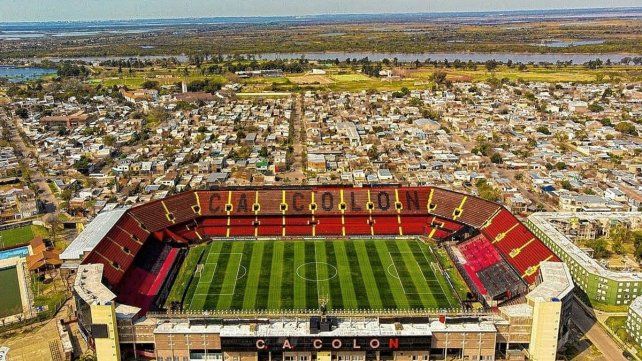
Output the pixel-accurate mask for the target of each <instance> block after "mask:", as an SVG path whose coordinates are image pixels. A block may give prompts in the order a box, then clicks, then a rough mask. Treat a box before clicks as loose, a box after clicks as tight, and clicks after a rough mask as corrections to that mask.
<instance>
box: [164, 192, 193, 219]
mask: <svg viewBox="0 0 642 361" xmlns="http://www.w3.org/2000/svg"><path fill="white" fill-rule="evenodd" d="M162 202H163V204H164V205H165V208H166V209H167V211H168V212H169V213H171V214H172V215H173V217H174V223H183V222H187V221H190V220H192V219H194V217H197V216H198V215H199V213H200V211H201V209H200V206H199V205H198V202H197V201H196V197H195V195H194V192H185V193H180V194H177V195H175V196H172V197H168V198H166V199H165V200H163V201H162Z"/></svg>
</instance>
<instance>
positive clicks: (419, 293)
mask: <svg viewBox="0 0 642 361" xmlns="http://www.w3.org/2000/svg"><path fill="white" fill-rule="evenodd" d="M393 253H394V254H409V255H411V256H413V261H414V262H415V264H416V265H417V268H418V269H419V270H420V271H421V277H422V278H423V279H424V281H425V282H426V284H427V285H430V282H431V281H432V282H439V281H438V280H436V279H435V280H429V279H427V278H426V275H425V274H424V272H423V270H422V268H421V265H420V264H419V262H417V260H416V259H415V258H414V255H415V252H401V251H399V252H390V251H388V254H389V255H390V259H392V263H393V265H394V267H395V271H396V272H397V275H399V270H398V269H397V265H396V264H395V261H394V258H392V254H393ZM435 277H436V275H435ZM395 278H397V279H398V280H399V283H401V287H402V288H403V292H404V293H405V294H406V295H445V293H443V292H444V289H443V288H442V289H441V292H432V291H431V292H410V293H408V292H406V288H405V287H403V282H402V281H401V276H399V277H395ZM413 283H414V281H413ZM440 287H441V284H440Z"/></svg>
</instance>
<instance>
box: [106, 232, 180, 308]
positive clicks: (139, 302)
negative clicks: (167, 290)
mask: <svg viewBox="0 0 642 361" xmlns="http://www.w3.org/2000/svg"><path fill="white" fill-rule="evenodd" d="M178 253H179V249H178V248H173V247H171V246H170V245H169V244H167V243H160V242H158V241H151V242H149V244H148V245H146V246H145V248H144V249H143V250H142V251H141V253H140V255H139V256H138V257H137V258H136V262H135V264H134V265H133V266H132V267H131V269H130V270H129V271H128V272H127V273H126V275H127V276H126V277H127V282H122V283H120V284H119V286H118V288H117V291H118V292H117V294H118V299H117V300H118V302H121V303H125V304H128V305H132V306H136V307H140V308H141V309H142V311H141V313H145V312H147V310H149V308H150V307H151V305H152V303H153V301H154V299H155V298H156V296H157V295H158V292H159V291H160V289H161V287H162V285H163V283H164V282H165V278H166V277H167V275H168V273H169V271H170V270H171V268H172V265H173V264H174V262H175V260H176V258H177V256H178Z"/></svg>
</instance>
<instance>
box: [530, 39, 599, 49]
mask: <svg viewBox="0 0 642 361" xmlns="http://www.w3.org/2000/svg"><path fill="white" fill-rule="evenodd" d="M600 44H604V40H573V41H564V40H549V41H544V42H542V43H540V44H532V45H535V46H545V47H547V48H569V47H571V46H582V45H600Z"/></svg>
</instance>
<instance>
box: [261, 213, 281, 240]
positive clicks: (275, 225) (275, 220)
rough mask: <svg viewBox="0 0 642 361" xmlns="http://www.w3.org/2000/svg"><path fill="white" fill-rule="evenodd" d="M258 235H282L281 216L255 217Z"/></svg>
mask: <svg viewBox="0 0 642 361" xmlns="http://www.w3.org/2000/svg"><path fill="white" fill-rule="evenodd" d="M257 222H258V227H259V228H258V232H257V236H259V237H276V236H282V235H283V216H259V217H257Z"/></svg>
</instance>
